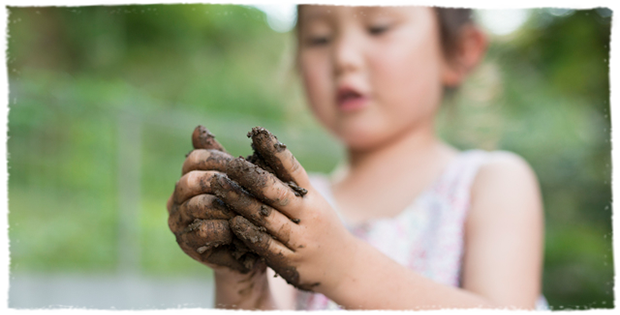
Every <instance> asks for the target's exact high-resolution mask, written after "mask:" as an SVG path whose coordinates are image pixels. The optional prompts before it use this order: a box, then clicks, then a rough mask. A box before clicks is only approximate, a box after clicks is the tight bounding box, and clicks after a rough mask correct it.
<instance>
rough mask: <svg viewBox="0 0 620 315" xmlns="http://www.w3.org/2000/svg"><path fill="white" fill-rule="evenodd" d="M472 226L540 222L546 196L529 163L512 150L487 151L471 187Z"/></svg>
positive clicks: (470, 218) (468, 223)
mask: <svg viewBox="0 0 620 315" xmlns="http://www.w3.org/2000/svg"><path fill="white" fill-rule="evenodd" d="M470 194H471V199H470V211H469V214H468V219H467V225H469V226H470V227H473V226H475V227H480V226H482V225H485V226H491V225H496V226H501V225H504V224H513V225H514V223H515V222H539V221H540V220H541V217H542V212H543V207H542V196H541V192H540V187H539V183H538V179H537V177H536V174H535V173H534V170H533V169H532V167H531V166H530V165H529V163H528V162H527V161H526V160H525V159H524V158H523V157H521V156H519V155H518V154H515V153H512V152H508V151H494V152H487V153H486V158H485V162H484V163H483V164H482V165H481V166H480V167H479V169H478V171H477V174H476V176H475V178H474V179H473V182H472V185H471V191H470Z"/></svg>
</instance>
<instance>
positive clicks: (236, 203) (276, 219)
mask: <svg viewBox="0 0 620 315" xmlns="http://www.w3.org/2000/svg"><path fill="white" fill-rule="evenodd" d="M211 186H212V189H213V192H214V193H215V194H216V195H217V196H218V197H219V198H221V199H222V202H223V203H225V204H226V205H228V206H230V207H231V209H233V211H234V212H236V213H238V214H240V215H242V216H243V217H245V218H246V219H248V220H249V221H250V222H252V223H253V224H255V225H257V226H259V228H260V227H263V228H265V230H266V231H267V232H268V233H269V234H270V235H272V236H273V237H274V238H275V239H277V240H278V241H280V242H281V243H282V244H284V246H286V247H288V248H289V249H290V250H291V251H295V249H296V248H297V246H296V245H297V244H296V243H295V242H294V241H292V240H294V239H295V237H294V233H295V231H296V229H295V227H296V224H297V223H299V219H291V218H289V217H287V216H286V215H284V214H283V213H281V212H279V211H277V210H275V209H273V208H272V207H271V206H268V205H265V204H263V203H262V202H260V201H259V200H257V199H256V198H254V197H252V196H251V195H249V194H248V193H246V192H245V191H244V190H243V189H242V188H241V187H240V186H239V185H237V184H236V183H235V182H233V181H232V180H231V179H230V178H227V177H225V176H223V175H216V176H214V177H213V180H212V183H211Z"/></svg>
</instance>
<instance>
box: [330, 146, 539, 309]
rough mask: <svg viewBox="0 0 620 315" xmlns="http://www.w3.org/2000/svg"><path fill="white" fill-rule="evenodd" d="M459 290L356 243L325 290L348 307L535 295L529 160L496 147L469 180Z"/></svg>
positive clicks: (490, 301)
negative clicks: (333, 282) (337, 281)
mask: <svg viewBox="0 0 620 315" xmlns="http://www.w3.org/2000/svg"><path fill="white" fill-rule="evenodd" d="M465 229H466V230H465V255H464V266H463V273H462V276H463V278H462V279H463V283H462V284H463V289H458V288H454V287H450V286H446V285H441V284H438V283H435V282H433V281H431V280H428V279H426V278H424V277H422V276H420V275H419V274H416V273H415V272H413V271H411V270H409V269H407V268H406V267H404V266H401V265H399V264H397V263H396V262H394V261H392V260H391V259H390V258H388V257H387V256H385V255H382V254H380V253H379V252H378V251H377V250H375V249H374V248H372V247H370V246H369V245H365V244H358V249H357V251H355V255H356V256H355V257H354V258H353V259H350V261H351V262H352V263H351V265H350V266H349V267H348V268H342V267H341V268H342V270H343V272H345V274H344V275H343V277H342V280H341V281H340V285H339V286H337V287H333V288H329V289H328V290H327V291H326V292H325V294H326V295H327V296H329V297H330V298H331V299H333V300H334V301H336V302H337V303H339V304H341V305H343V306H345V307H347V308H364V309H412V308H439V307H455V308H464V307H517V308H528V309H532V308H534V306H535V302H536V299H537V298H538V296H539V294H540V279H541V265H542V246H543V244H542V240H543V215H542V203H541V197H540V193H539V189H538V183H537V180H536V177H535V175H534V173H533V172H532V171H531V169H530V168H529V166H528V165H527V163H525V162H524V161H523V160H522V159H520V158H518V157H517V156H516V155H513V154H508V153H501V154H497V155H496V156H495V158H494V160H493V161H492V162H491V163H489V164H487V165H485V166H483V167H482V168H481V170H480V173H479V175H478V177H477V178H476V180H475V183H474V186H473V191H472V206H471V209H470V213H469V217H468V220H467V222H466V226H465Z"/></svg>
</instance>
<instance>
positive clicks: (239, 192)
mask: <svg viewBox="0 0 620 315" xmlns="http://www.w3.org/2000/svg"><path fill="white" fill-rule="evenodd" d="M263 172H264V171H263ZM210 185H211V190H212V191H213V193H214V194H215V195H216V196H217V197H218V198H219V199H221V200H222V201H223V202H225V203H226V204H227V205H228V206H229V207H230V208H231V209H233V211H235V212H237V213H239V214H240V215H242V216H244V217H246V218H248V219H249V220H251V221H252V222H254V224H258V225H265V218H266V217H268V216H269V214H270V213H271V211H272V210H273V209H272V208H271V207H269V206H266V205H263V204H261V203H260V202H258V201H257V200H256V199H255V198H254V197H253V196H252V195H251V194H250V193H248V192H247V191H246V190H245V189H243V188H242V187H241V186H239V184H237V183H236V182H235V181H233V180H231V179H230V178H228V177H227V176H226V175H223V174H216V175H214V176H213V177H212V178H211V183H210Z"/></svg>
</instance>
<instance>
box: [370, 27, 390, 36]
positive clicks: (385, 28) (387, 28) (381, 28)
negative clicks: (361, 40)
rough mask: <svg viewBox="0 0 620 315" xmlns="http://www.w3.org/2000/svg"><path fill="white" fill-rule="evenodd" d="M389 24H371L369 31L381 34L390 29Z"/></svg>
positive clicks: (372, 33)
mask: <svg viewBox="0 0 620 315" xmlns="http://www.w3.org/2000/svg"><path fill="white" fill-rule="evenodd" d="M389 28H390V27H389V26H388V25H377V26H371V27H369V28H368V32H369V33H370V34H371V35H381V34H383V33H385V32H386V31H387V30H389Z"/></svg>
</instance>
